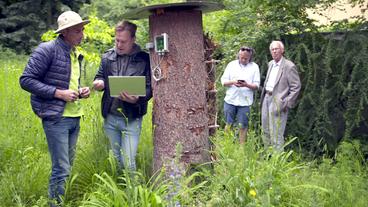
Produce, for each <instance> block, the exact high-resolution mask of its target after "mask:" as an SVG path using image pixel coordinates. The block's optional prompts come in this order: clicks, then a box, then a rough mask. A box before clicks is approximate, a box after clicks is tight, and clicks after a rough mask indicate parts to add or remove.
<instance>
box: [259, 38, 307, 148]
mask: <svg viewBox="0 0 368 207" xmlns="http://www.w3.org/2000/svg"><path fill="white" fill-rule="evenodd" d="M270 52H271V55H272V59H273V60H271V61H270V62H269V63H268V71H267V76H266V80H265V82H264V87H263V89H262V93H261V110H262V120H261V121H262V129H263V133H264V135H263V143H264V145H265V147H269V146H273V147H274V148H276V149H277V150H280V151H282V150H283V146H284V131H285V126H286V122H287V116H288V112H289V109H291V108H293V107H294V106H295V103H296V100H297V97H298V94H299V92H300V88H301V83H300V78H299V74H298V71H297V69H296V66H295V64H294V63H293V62H291V61H290V60H288V59H286V58H285V57H284V56H283V55H284V44H283V43H282V42H281V41H272V42H271V44H270Z"/></svg>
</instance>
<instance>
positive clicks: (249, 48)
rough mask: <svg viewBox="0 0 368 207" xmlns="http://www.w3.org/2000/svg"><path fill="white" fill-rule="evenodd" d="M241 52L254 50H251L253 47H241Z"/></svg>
mask: <svg viewBox="0 0 368 207" xmlns="http://www.w3.org/2000/svg"><path fill="white" fill-rule="evenodd" d="M240 51H247V52H253V48H251V47H241V48H240Z"/></svg>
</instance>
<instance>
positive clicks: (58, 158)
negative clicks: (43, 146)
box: [42, 117, 80, 203]
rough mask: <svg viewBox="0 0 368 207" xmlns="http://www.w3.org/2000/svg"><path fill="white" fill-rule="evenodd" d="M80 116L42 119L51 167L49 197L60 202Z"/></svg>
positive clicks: (74, 147)
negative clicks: (52, 119) (51, 119)
mask: <svg viewBox="0 0 368 207" xmlns="http://www.w3.org/2000/svg"><path fill="white" fill-rule="evenodd" d="M79 121H80V118H79V117H77V118H72V117H63V118H61V119H60V120H58V121H50V120H42V125H43V130H44V131H45V134H46V139H47V145H48V148H49V153H50V156H51V162H52V169H51V176H50V181H49V197H50V199H56V202H58V203H60V202H61V198H60V196H62V195H64V192H65V190H64V188H65V181H66V179H67V178H68V176H69V174H70V168H71V166H72V164H73V160H74V156H75V149H76V144H77V139H78V134H79V129H80V127H79Z"/></svg>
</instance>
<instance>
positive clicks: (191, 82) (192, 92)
mask: <svg viewBox="0 0 368 207" xmlns="http://www.w3.org/2000/svg"><path fill="white" fill-rule="evenodd" d="M149 22H150V27H149V28H150V37H151V38H152V39H151V41H152V42H153V41H154V40H153V38H154V37H155V36H156V35H160V34H162V33H167V34H168V37H169V38H168V39H169V52H168V53H166V54H165V55H164V56H162V57H160V56H158V54H157V53H155V52H154V50H151V67H152V68H153V69H154V68H155V67H156V66H158V64H159V62H160V64H159V68H160V70H161V72H162V79H161V80H158V81H155V80H154V79H153V80H152V86H153V97H154V104H153V127H154V170H155V171H156V170H159V169H160V168H161V167H162V166H164V165H165V164H168V163H169V162H170V161H171V160H172V159H173V158H174V157H175V153H176V150H175V149H176V145H177V144H179V143H180V144H181V145H182V151H181V152H180V153H181V154H180V157H179V158H178V159H179V160H180V161H181V162H182V163H184V164H186V165H188V164H196V163H203V162H207V161H209V153H208V147H209V143H208V116H207V106H206V104H207V103H206V92H205V88H206V78H207V74H206V67H205V64H206V63H205V62H204V54H203V53H204V46H203V31H202V13H201V11H197V10H191V11H167V12H165V13H163V14H153V15H151V16H150V18H149ZM161 58H162V61H159V60H160V59H161ZM153 73H154V72H153Z"/></svg>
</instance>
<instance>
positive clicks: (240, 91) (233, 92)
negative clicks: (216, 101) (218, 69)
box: [221, 60, 260, 106]
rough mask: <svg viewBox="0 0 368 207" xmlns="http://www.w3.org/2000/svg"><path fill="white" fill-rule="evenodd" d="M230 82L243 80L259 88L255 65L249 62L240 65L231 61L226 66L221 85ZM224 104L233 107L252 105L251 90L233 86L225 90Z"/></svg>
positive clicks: (257, 68)
mask: <svg viewBox="0 0 368 207" xmlns="http://www.w3.org/2000/svg"><path fill="white" fill-rule="evenodd" d="M231 80H245V81H246V82H247V83H251V84H256V85H257V87H259V83H260V75H259V67H258V65H257V63H255V62H250V63H248V64H247V65H242V64H240V63H239V60H233V61H231V62H230V63H229V64H227V66H226V68H225V71H224V74H223V75H222V77H221V84H222V85H224V82H227V81H231ZM224 100H225V102H226V103H228V104H232V105H235V106H250V105H252V104H253V90H252V89H250V88H248V87H236V86H234V85H232V86H230V87H228V89H227V90H226V96H225V99H224Z"/></svg>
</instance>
